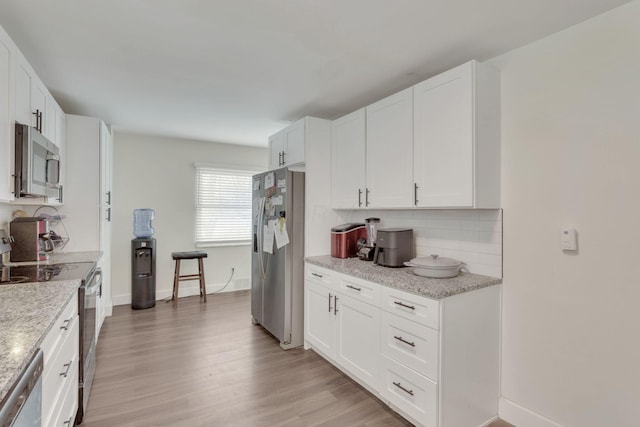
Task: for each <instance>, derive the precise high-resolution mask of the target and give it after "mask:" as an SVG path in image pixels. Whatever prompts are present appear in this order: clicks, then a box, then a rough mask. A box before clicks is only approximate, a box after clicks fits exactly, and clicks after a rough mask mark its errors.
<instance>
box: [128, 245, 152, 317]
mask: <svg viewBox="0 0 640 427" xmlns="http://www.w3.org/2000/svg"><path fill="white" fill-rule="evenodd" d="M155 305H156V239H154V238H148V239H132V240H131V308H133V309H134V310H141V309H145V308H151V307H154V306H155Z"/></svg>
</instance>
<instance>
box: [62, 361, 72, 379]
mask: <svg viewBox="0 0 640 427" xmlns="http://www.w3.org/2000/svg"><path fill="white" fill-rule="evenodd" d="M72 363H73V360H71V361H70V362H69V363H65V364H64V365H62V366H65V367H66V368H67V369H65V371H64V372H60V376H62V377H65V378H67V375H68V374H69V368H71V364H72Z"/></svg>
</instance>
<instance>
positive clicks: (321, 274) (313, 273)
mask: <svg viewBox="0 0 640 427" xmlns="http://www.w3.org/2000/svg"><path fill="white" fill-rule="evenodd" d="M334 275H335V273H333V272H332V271H331V270H327V269H326V268H322V267H317V266H315V265H312V264H306V273H305V279H306V280H311V281H314V282H316V283H322V284H323V285H325V286H328V287H333V280H334Z"/></svg>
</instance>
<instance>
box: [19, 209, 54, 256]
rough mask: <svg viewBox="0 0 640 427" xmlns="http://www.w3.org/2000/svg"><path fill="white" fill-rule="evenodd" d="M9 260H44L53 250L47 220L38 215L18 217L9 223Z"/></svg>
mask: <svg viewBox="0 0 640 427" xmlns="http://www.w3.org/2000/svg"><path fill="white" fill-rule="evenodd" d="M9 233H10V234H11V238H12V243H13V244H12V246H11V247H12V250H11V255H10V257H11V261H12V262H22V261H45V260H46V259H48V258H49V253H51V252H53V250H54V247H55V246H54V242H53V240H52V239H51V233H50V230H49V222H48V221H47V220H46V219H44V218H39V217H18V218H14V219H13V221H11V222H10V223H9Z"/></svg>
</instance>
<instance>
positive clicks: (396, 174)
mask: <svg viewBox="0 0 640 427" xmlns="http://www.w3.org/2000/svg"><path fill="white" fill-rule="evenodd" d="M366 110H367V156H366V157H367V173H366V175H367V189H368V190H369V194H368V197H367V199H368V202H369V203H368V207H373V208H393V207H395V208H399V207H410V206H413V188H412V180H413V170H412V168H413V164H412V162H411V154H412V153H413V91H412V89H411V88H409V89H406V90H403V91H402V92H398V93H396V94H394V95H391V96H389V97H387V98H385V99H383V100H381V101H378V102H376V103H375V104H372V105H370V106H368V107H367V108H366Z"/></svg>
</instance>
